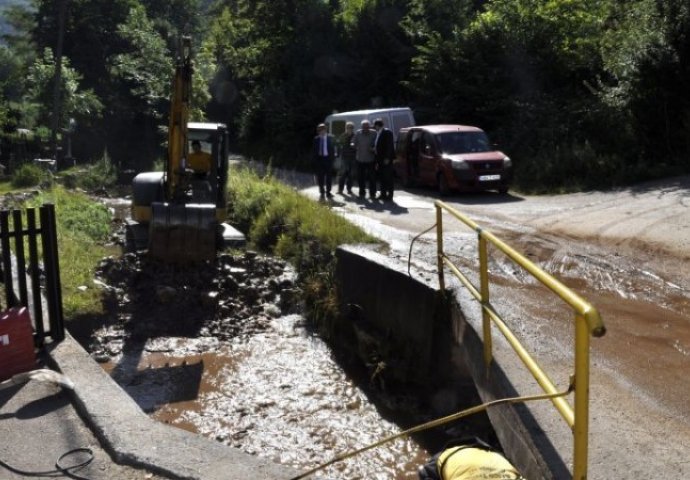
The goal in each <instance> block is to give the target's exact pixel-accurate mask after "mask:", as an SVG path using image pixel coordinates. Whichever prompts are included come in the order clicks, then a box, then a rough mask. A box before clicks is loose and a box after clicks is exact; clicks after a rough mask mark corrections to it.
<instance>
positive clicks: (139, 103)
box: [110, 6, 172, 118]
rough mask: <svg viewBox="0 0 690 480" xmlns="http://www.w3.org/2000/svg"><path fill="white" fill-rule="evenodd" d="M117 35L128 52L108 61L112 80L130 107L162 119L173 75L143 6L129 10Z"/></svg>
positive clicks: (167, 57)
mask: <svg viewBox="0 0 690 480" xmlns="http://www.w3.org/2000/svg"><path fill="white" fill-rule="evenodd" d="M117 34H118V36H119V37H120V38H121V39H122V40H124V41H125V42H126V43H127V44H128V48H127V50H126V51H124V52H122V53H118V54H116V55H113V56H112V58H111V59H110V65H111V67H110V72H111V74H112V76H113V77H114V78H115V79H118V80H119V81H121V82H122V84H123V86H124V87H126V88H127V90H128V91H129V93H130V95H128V100H129V102H130V103H132V104H133V105H132V107H134V108H136V109H137V111H138V112H140V113H141V112H143V113H145V114H147V115H149V116H151V117H153V118H161V117H162V115H163V113H164V112H165V111H167V108H168V103H169V97H170V85H169V84H170V75H171V72H172V60H171V58H170V54H169V53H168V50H167V48H166V45H165V42H164V41H163V39H162V38H161V37H160V35H159V34H158V33H157V32H156V31H155V29H154V28H153V22H151V21H150V20H149V19H148V17H147V16H146V10H145V9H144V7H142V6H136V7H133V8H132V9H130V11H129V14H128V15H127V19H126V20H125V22H124V23H122V24H120V25H118V26H117ZM120 108H122V105H120Z"/></svg>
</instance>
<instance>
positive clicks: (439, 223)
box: [436, 205, 446, 292]
mask: <svg viewBox="0 0 690 480" xmlns="http://www.w3.org/2000/svg"><path fill="white" fill-rule="evenodd" d="M436 247H437V252H436V256H437V261H438V288H439V289H440V290H441V292H444V291H445V290H446V281H445V278H444V277H443V212H442V211H441V207H440V206H439V205H436Z"/></svg>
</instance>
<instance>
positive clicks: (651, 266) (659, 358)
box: [302, 177, 690, 479]
mask: <svg viewBox="0 0 690 480" xmlns="http://www.w3.org/2000/svg"><path fill="white" fill-rule="evenodd" d="M689 187H690V177H680V178H673V179H668V180H665V181H657V182H653V183H646V184H642V185H638V186H635V187H631V188H625V189H620V190H616V191H608V192H587V193H577V194H569V195H558V196H523V195H517V194H510V195H507V196H501V195H498V194H496V193H493V192H487V193H483V194H471V195H454V196H451V197H448V198H444V199H443V201H444V202H446V203H448V204H450V205H452V206H453V207H455V208H457V209H458V210H460V211H461V212H463V213H464V214H466V215H468V216H469V217H470V218H472V219H473V220H475V221H476V222H477V223H479V224H480V225H481V226H482V227H484V228H488V229H489V230H491V231H492V232H493V233H495V234H496V235H498V236H499V237H500V238H502V239H503V240H504V241H507V242H508V243H509V244H510V245H512V246H513V247H514V248H516V249H517V250H518V251H520V252H522V253H523V254H525V255H526V256H527V257H528V258H530V259H531V260H532V261H534V262H535V263H537V264H538V265H539V266H541V267H542V268H543V269H545V270H546V271H548V272H549V273H551V274H553V275H554V276H556V277H557V278H559V279H560V280H561V281H563V282H564V283H565V284H566V285H568V286H569V287H570V288H572V289H573V290H574V291H576V292H577V293H578V294H580V295H581V296H583V297H584V298H585V299H587V300H588V301H590V302H591V303H592V304H594V305H595V306H596V307H597V308H598V309H599V311H600V312H601V314H602V317H603V319H604V322H605V323H606V326H607V329H608V333H607V334H606V336H605V337H603V338H601V339H594V340H593V342H592V386H591V393H592V411H591V412H592V413H591V415H590V417H591V422H592V425H591V427H592V428H591V437H592V440H591V444H590V476H589V478H631V477H635V476H636V475H640V476H644V477H645V478H647V477H649V476H652V477H654V478H678V479H680V478H687V477H688V476H690V463H689V462H688V460H687V459H688V458H690V402H688V394H689V393H690V376H688V372H689V371H690V315H689V314H690V282H689V281H688V278H689V276H690V275H688V274H690V188H689ZM302 191H303V192H304V193H305V194H307V195H309V196H311V197H314V198H317V197H318V192H317V191H316V190H315V189H314V187H306V188H305V185H304V183H302ZM355 193H356V189H355ZM437 198H438V197H437V195H436V193H435V192H433V191H431V190H416V189H415V190H407V191H398V192H397V193H396V197H395V202H394V203H384V202H380V201H370V200H366V201H360V200H358V199H356V198H355V197H353V196H344V197H343V196H339V195H336V196H335V198H334V201H333V202H331V203H330V205H331V207H332V208H333V209H334V210H336V211H338V212H340V213H341V214H343V215H344V216H346V217H347V218H349V219H350V220H352V221H353V222H354V223H357V224H359V225H360V226H362V227H363V228H365V229H366V230H368V231H369V232H371V233H373V234H375V235H377V236H379V237H380V238H383V239H385V240H386V241H388V242H389V244H390V246H391V254H392V255H393V256H397V257H399V258H400V259H401V260H405V261H406V260H407V257H408V252H409V249H410V241H411V239H412V237H413V236H414V235H416V234H418V233H420V232H422V231H423V230H425V229H426V228H428V227H430V226H431V225H433V224H434V222H435V211H434V204H433V202H434V201H435V200H436V199H437ZM444 226H445V228H446V229H447V232H448V233H447V234H446V235H447V237H446V240H445V242H446V247H447V248H446V250H447V251H448V250H449V249H453V248H455V249H456V250H457V252H456V255H457V258H458V261H459V262H460V263H461V264H465V265H467V266H471V265H473V264H476V250H475V249H474V248H473V247H472V245H473V244H475V243H476V236H475V234H474V233H472V232H471V231H470V230H469V229H467V228H466V227H464V226H463V225H462V224H460V223H459V222H457V221H455V220H453V219H452V218H451V217H450V216H448V215H444ZM435 247H436V239H435V233H434V232H433V231H432V232H431V233H428V234H426V235H424V236H422V237H421V238H420V239H419V241H418V243H417V244H416V245H415V247H414V248H413V251H412V259H413V260H412V261H413V262H414V263H416V264H417V266H418V267H421V268H423V269H424V268H426V269H427V271H428V272H429V278H430V279H433V276H434V273H435ZM490 257H491V259H490V270H491V276H492V282H495V284H496V285H497V286H496V287H493V286H492V289H494V290H492V300H493V302H495V303H497V304H499V305H501V306H511V307H512V313H514V315H515V317H516V319H515V322H516V325H517V326H518V327H517V329H518V330H519V331H520V333H521V334H522V335H523V336H524V338H523V341H525V342H526V343H527V345H528V347H529V348H531V349H532V351H533V352H536V354H537V356H538V357H540V360H542V361H545V362H547V363H548V362H550V361H558V359H559V358H560V360H562V359H563V357H564V356H565V357H568V356H569V355H570V353H567V352H568V351H570V350H571V348H572V347H571V345H572V331H571V329H570V328H571V327H570V325H569V322H570V321H571V320H572V317H571V316H568V314H565V316H564V314H563V312H562V311H560V310H558V308H557V307H556V306H554V305H555V304H554V302H553V301H551V300H547V299H546V297H545V296H544V295H543V293H542V291H539V290H537V286H535V285H534V282H532V281H531V280H530V279H529V278H527V277H526V275H524V274H523V273H521V272H520V271H519V269H517V268H516V267H514V266H512V265H511V264H508V263H507V262H506V261H505V259H504V258H502V254H500V252H498V254H496V253H490ZM516 305H519V307H515V306H516ZM564 332H565V333H564ZM546 428H548V426H547V427H546ZM641 478H642V477H641Z"/></svg>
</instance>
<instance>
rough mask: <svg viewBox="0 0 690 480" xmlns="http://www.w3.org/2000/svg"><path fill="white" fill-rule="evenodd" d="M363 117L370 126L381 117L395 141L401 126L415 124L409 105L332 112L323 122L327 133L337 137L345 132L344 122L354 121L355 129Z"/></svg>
mask: <svg viewBox="0 0 690 480" xmlns="http://www.w3.org/2000/svg"><path fill="white" fill-rule="evenodd" d="M365 118H366V119H367V120H369V122H370V123H371V126H372V128H373V127H374V120H376V119H377V118H380V119H382V120H383V124H384V125H385V126H386V127H387V128H389V129H390V130H391V131H392V132H393V136H394V137H395V140H396V141H397V139H398V132H399V131H400V129H401V128H405V127H414V126H415V121H414V115H412V110H410V108H409V107H400V108H378V109H373V110H355V111H352V112H341V113H332V114H331V115H329V116H327V117H326V120H325V121H324V123H325V124H326V126H327V127H328V133H330V134H332V135H335V136H336V137H338V136H340V135H341V134H342V133H343V132H345V122H352V123H354V124H355V131H356V130H358V129H359V128H360V127H361V123H362V120H364V119H365Z"/></svg>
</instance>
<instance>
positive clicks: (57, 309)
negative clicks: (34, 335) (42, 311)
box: [39, 203, 65, 342]
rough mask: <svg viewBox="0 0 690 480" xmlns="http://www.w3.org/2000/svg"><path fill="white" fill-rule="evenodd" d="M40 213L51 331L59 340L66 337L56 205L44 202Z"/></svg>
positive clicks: (54, 338) (55, 338)
mask: <svg viewBox="0 0 690 480" xmlns="http://www.w3.org/2000/svg"><path fill="white" fill-rule="evenodd" d="M39 215H40V218H41V240H42V245H43V262H44V266H45V269H46V296H47V298H48V317H49V318H50V333H51V337H52V338H53V340H54V341H58V342H59V341H61V340H63V339H64V338H65V326H64V322H63V318H62V286H61V285H60V262H59V260H58V247H57V224H56V222H55V206H54V205H53V204H50V203H46V204H44V205H43V206H42V207H41V208H40V209H39Z"/></svg>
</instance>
